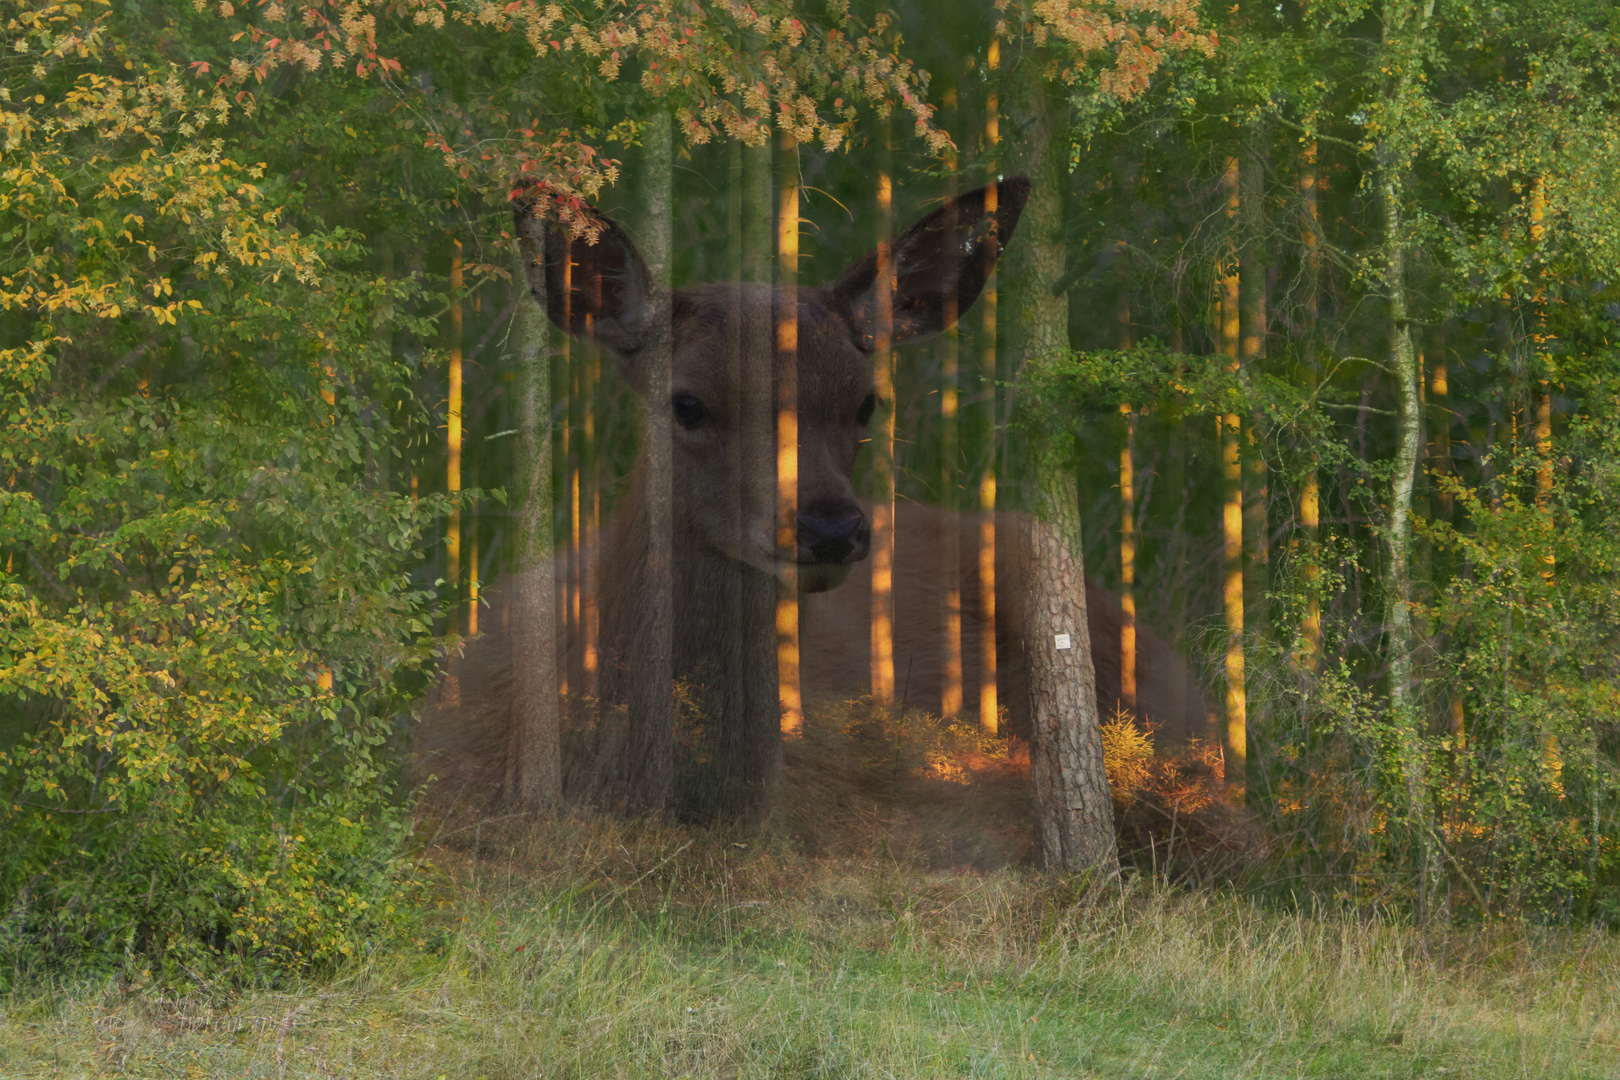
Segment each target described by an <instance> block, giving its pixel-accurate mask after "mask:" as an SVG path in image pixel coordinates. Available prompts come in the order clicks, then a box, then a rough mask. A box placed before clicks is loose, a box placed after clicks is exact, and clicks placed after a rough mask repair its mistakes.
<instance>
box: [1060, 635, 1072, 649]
mask: <svg viewBox="0 0 1620 1080" xmlns="http://www.w3.org/2000/svg"><path fill="white" fill-rule="evenodd" d="M1057 647H1058V648H1059V649H1060V650H1061V649H1072V648H1074V646H1073V645H1072V644H1070V642H1069V635H1068V634H1059V635H1058V636H1057Z"/></svg>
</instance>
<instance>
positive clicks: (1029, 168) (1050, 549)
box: [1005, 57, 1118, 872]
mask: <svg viewBox="0 0 1620 1080" xmlns="http://www.w3.org/2000/svg"><path fill="white" fill-rule="evenodd" d="M1006 86H1007V91H1008V94H1007V114H1008V120H1009V121H1010V122H1012V123H1014V124H1016V125H1017V127H1018V129H1019V130H1018V138H1017V139H1016V140H1009V142H1008V146H1009V152H1008V154H1007V160H1006V166H1005V167H1006V169H1007V171H1009V172H1020V173H1024V174H1025V175H1027V176H1028V177H1029V180H1030V185H1031V190H1030V196H1029V202H1028V203H1027V204H1026V205H1025V207H1024V212H1023V215H1022V217H1021V218H1020V225H1019V236H1018V239H1017V240H1016V241H1015V242H1014V243H1013V244H1012V245H1011V246H1010V247H1009V248H1008V251H1007V255H1006V257H1005V263H1006V270H1007V278H1008V280H1009V281H1010V282H1011V283H1012V287H1011V288H1010V289H1009V290H1008V293H1009V298H1010V299H1011V300H1012V302H1013V303H1014V305H1015V309H1016V314H1015V317H1014V318H1013V319H1011V320H1010V322H1009V326H1008V330H1009V334H1008V337H1009V339H1010V340H1009V348H1010V349H1011V350H1012V352H1011V359H1012V361H1013V363H1014V364H1015V365H1016V368H1015V370H1016V371H1018V372H1019V373H1020V374H1022V373H1023V372H1024V371H1026V370H1028V368H1029V367H1030V366H1031V365H1039V364H1041V363H1043V362H1046V361H1047V360H1048V359H1050V358H1055V357H1056V356H1058V355H1061V353H1062V352H1063V351H1064V350H1065V349H1066V348H1067V345H1068V324H1069V318H1068V315H1069V312H1068V298H1067V297H1066V296H1065V295H1062V294H1059V293H1058V292H1057V288H1056V287H1057V285H1058V282H1059V281H1060V280H1061V279H1062V276H1063V267H1064V249H1063V165H1064V162H1065V161H1066V160H1067V157H1066V154H1065V153H1064V150H1063V148H1064V147H1065V146H1066V145H1067V143H1066V138H1065V135H1066V132H1065V131H1064V130H1063V127H1062V122H1061V116H1060V113H1059V111H1058V110H1059V105H1058V101H1057V99H1056V98H1054V97H1053V96H1052V95H1051V94H1050V93H1049V88H1048V87H1047V86H1046V85H1045V82H1044V80H1043V78H1042V74H1041V69H1040V66H1039V64H1038V62H1037V61H1036V60H1035V58H1034V57H1025V58H1024V59H1023V62H1021V63H1020V64H1019V65H1018V66H1017V67H1016V68H1015V69H1014V70H1013V71H1012V72H1011V78H1010V79H1009V80H1007V82H1006ZM1049 445H1050V444H1049V442H1048V440H1047V439H1044V438H1037V439H1036V440H1035V446H1034V447H1033V450H1034V452H1035V454H1036V455H1037V456H1036V458H1035V461H1036V462H1037V466H1036V467H1037V470H1038V475H1037V481H1036V484H1035V505H1034V508H1033V509H1034V514H1033V515H1032V516H1031V517H1030V519H1029V527H1028V529H1029V533H1028V537H1027V541H1028V544H1027V548H1026V552H1027V555H1028V562H1027V564H1026V566H1025V579H1026V588H1027V589H1028V590H1029V595H1028V598H1027V600H1026V603H1025V608H1026V610H1027V611H1028V612H1029V623H1028V625H1027V627H1026V632H1027V634H1028V639H1027V641H1026V648H1025V651H1026V654H1027V657H1028V661H1027V662H1028V666H1029V684H1030V716H1031V720H1032V724H1031V727H1032V730H1031V733H1030V734H1031V738H1030V782H1031V787H1032V789H1033V794H1034V801H1035V817H1036V822H1037V828H1038V831H1039V834H1040V837H1041V850H1042V854H1043V856H1044V858H1045V862H1046V865H1047V866H1049V867H1051V868H1053V869H1065V870H1087V869H1091V868H1099V869H1102V870H1104V871H1105V872H1113V871H1115V870H1116V869H1117V866H1118V861H1117V860H1118V855H1117V853H1116V850H1115V843H1114V813H1113V800H1112V798H1111V797H1110V795H1109V791H1108V776H1107V772H1106V770H1105V769H1104V768H1103V753H1102V732H1101V730H1100V727H1099V724H1098V718H1097V693H1096V676H1095V673H1094V672H1093V670H1092V663H1091V637H1090V632H1089V630H1088V628H1087V622H1086V585H1085V570H1084V565H1083V561H1082V558H1081V550H1082V548H1081V537H1080V499H1079V491H1078V488H1077V485H1076V480H1075V474H1074V470H1073V468H1072V466H1071V465H1070V463H1068V462H1061V463H1060V462H1053V461H1048V460H1045V459H1046V457H1047V453H1046V451H1047V448H1048V446H1049Z"/></svg>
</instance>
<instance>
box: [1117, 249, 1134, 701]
mask: <svg viewBox="0 0 1620 1080" xmlns="http://www.w3.org/2000/svg"><path fill="white" fill-rule="evenodd" d="M1129 252H1130V248H1129V246H1128V245H1127V244H1126V243H1125V241H1123V240H1121V241H1120V242H1119V258H1120V275H1119V277H1120V285H1119V288H1120V299H1119V347H1120V348H1121V349H1130V348H1133V347H1134V346H1135V344H1136V342H1135V340H1134V335H1133V334H1132V332H1131V294H1130V275H1129V272H1128V270H1127V263H1126V260H1127V259H1128V258H1129ZM1119 414H1120V417H1121V418H1122V419H1123V420H1124V421H1125V442H1124V444H1123V445H1122V446H1120V448H1119V607H1120V612H1121V614H1122V615H1123V616H1124V617H1123V618H1122V619H1120V625H1119V700H1120V704H1121V705H1123V706H1124V707H1125V708H1127V709H1129V710H1131V711H1132V712H1135V711H1136V410H1135V409H1134V408H1132V407H1131V405H1130V404H1129V403H1124V404H1121V405H1120V407H1119Z"/></svg>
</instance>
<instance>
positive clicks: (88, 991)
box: [0, 760, 1620, 1080]
mask: <svg viewBox="0 0 1620 1080" xmlns="http://www.w3.org/2000/svg"><path fill="white" fill-rule="evenodd" d="M879 764H880V765H881V763H879ZM1002 764H1003V765H1004V764H1005V763H1002ZM924 765H925V766H926V762H924ZM803 767H804V766H803V762H800V763H799V764H798V765H797V766H796V765H795V764H794V762H793V761H792V760H790V762H789V779H790V781H791V780H792V779H793V777H794V774H795V770H796V769H798V770H799V771H800V772H801V773H802V772H803ZM996 767H997V765H996V763H995V762H990V763H987V764H986V765H985V768H986V769H988V770H989V771H991V772H994V771H995V768H996ZM882 769H884V770H888V772H889V773H890V774H892V775H899V770H897V769H889V767H888V766H882ZM908 769H909V765H908ZM934 769H935V772H936V773H938V772H940V768H939V762H937V761H936V762H935V766H934ZM911 771H913V772H915V770H911ZM924 771H925V772H926V768H925V769H924ZM944 771H945V772H947V773H948V772H949V771H950V770H949V769H946V770H944ZM1002 771H1003V773H1005V772H1006V770H1005V769H1003V770H1002ZM961 779H962V778H961V777H955V778H952V777H950V776H945V777H944V778H943V779H941V778H940V777H937V776H936V777H935V781H937V782H934V783H933V787H932V788H917V789H914V790H913V791H912V793H911V795H909V796H908V797H907V799H906V800H904V801H902V802H900V803H897V802H894V801H890V802H888V803H887V804H886V805H887V807H888V809H884V806H883V805H881V804H879V803H871V802H869V803H866V804H863V803H861V802H860V800H858V799H853V798H846V797H845V796H847V795H848V794H849V793H848V792H845V793H844V794H843V795H839V794H838V793H837V792H829V791H826V790H822V791H819V792H815V793H814V799H812V801H810V802H808V803H805V804H803V805H802V806H801V807H800V810H799V811H797V813H801V814H804V815H809V817H810V818H817V819H819V825H820V829H819V832H820V835H821V836H822V837H823V838H824V839H825V838H827V837H829V836H836V837H837V838H838V842H836V843H823V844H821V845H820V846H819V849H816V847H817V846H816V845H814V844H807V842H806V836H805V831H804V830H805V829H806V828H808V827H809V826H808V824H807V823H806V822H807V820H808V819H801V820H800V821H799V823H798V825H794V824H793V822H792V821H791V820H790V821H788V822H787V824H786V825H784V826H780V827H777V828H774V829H768V830H766V831H765V832H762V833H760V832H756V833H752V834H725V833H720V832H714V831H705V830H685V829H681V828H677V827H674V826H666V825H659V824H651V823H646V822H632V821H625V820H623V819H620V818H615V817H610V816H603V815H581V816H574V817H568V818H558V819H552V820H546V821H540V822H533V821H529V822H520V821H516V820H510V819H507V820H502V819H500V818H485V819H482V820H477V819H474V818H471V817H468V816H465V815H462V816H459V817H457V818H456V819H455V822H454V825H453V826H450V827H437V828H438V833H437V835H436V836H435V837H434V842H433V845H432V846H431V847H430V848H429V849H428V852H427V861H428V865H430V866H431V867H432V871H431V881H432V883H433V884H432V888H433V890H434V892H435V894H436V897H437V901H438V903H437V904H436V905H434V907H435V910H434V912H433V913H432V914H430V915H428V916H427V917H426V918H427V922H428V924H429V925H428V927H427V928H426V932H427V934H428V938H429V941H430V942H431V947H428V948H422V947H419V946H418V947H404V946H400V947H396V948H392V949H389V950H386V951H380V952H378V953H377V954H374V955H372V956H370V957H368V958H366V959H364V960H362V961H358V962H355V963H353V964H351V965H349V966H348V967H346V968H344V969H343V970H341V971H340V972H338V973H337V974H336V975H333V976H329V977H326V978H324V979H321V980H318V981H310V982H307V983H304V984H299V985H294V986H290V987H285V988H282V989H279V990H274V991H272V990H257V991H247V990H235V991H216V992H212V993H202V992H199V993H195V994H190V995H185V996H181V997H178V998H176V997H175V996H173V995H171V994H163V993H159V992H157V991H155V990H153V989H152V988H150V987H148V988H144V989H143V988H138V987H132V986H129V985H127V984H109V983H106V982H103V983H98V984H94V985H79V986H61V987H56V988H53V989H42V988H39V987H35V988H34V989H32V990H29V991H16V992H14V993H13V994H12V995H11V996H10V997H0V1077H4V1078H6V1080H11V1078H14V1077H15V1078H22V1077H72V1078H77V1077H164V1078H168V1077H207V1078H215V1077H217V1078H222V1080H223V1078H230V1080H238V1078H269V1077H274V1078H277V1080H286V1078H303V1077H345V1078H348V1077H355V1078H372V1077H377V1078H381V1077H389V1078H413V1080H414V1078H422V1080H435V1078H445V1080H475V1078H486V1080H519V1078H522V1080H528V1078H539V1077H547V1078H549V1077H558V1078H562V1077H568V1078H578V1080H594V1078H598V1077H603V1078H618V1077H626V1078H642V1077H646V1078H678V1077H703V1078H709V1077H713V1078H746V1077H772V1078H790V1077H804V1078H811V1077H826V1078H833V1077H836V1078H845V1077H848V1078H865V1077H871V1078H874V1080H875V1078H899V1080H907V1078H913V1077H942V1078H943V1077H950V1078H969V1077H974V1078H977V1077H998V1078H999V1077H1007V1078H1015V1077H1016V1078H1031V1080H1033V1078H1048V1077H1051V1078H1082V1077H1085V1078H1089V1077H1166V1078H1168V1077H1181V1078H1188V1080H1192V1078H1203V1077H1208V1078H1212V1080H1213V1078H1220V1080H1238V1078H1251V1077H1252V1078H1260V1077H1265V1078H1268V1080H1274V1078H1277V1080H1280V1078H1288V1077H1324V1078H1347V1077H1445V1078H1446V1080H1454V1078H1462V1077H1478V1078H1489V1080H1507V1078H1515V1077H1523V1078H1527V1080H1528V1078H1535V1080H1547V1078H1563V1077H1593V1078H1596V1077H1605V1078H1607V1077H1620V936H1617V935H1615V934H1614V933H1613V932H1612V931H1603V930H1590V929H1558V928H1547V927H1538V926H1532V925H1526V924H1521V923H1507V922H1501V923H1493V924H1490V925H1487V926H1484V927H1474V928H1470V929H1463V930H1458V929H1446V930H1431V931H1429V932H1427V933H1420V932H1418V931H1416V930H1414V929H1412V928H1411V927H1409V926H1405V925H1402V924H1401V923H1400V922H1399V921H1398V920H1396V919H1393V918H1386V917H1381V916H1377V915H1367V914H1365V913H1359V914H1324V913H1315V914H1310V913H1299V912H1289V911H1284V910H1280V909H1279V908H1277V907H1276V906H1275V905H1273V906H1266V905H1262V904H1258V903H1256V902H1254V901H1253V900H1250V899H1246V898H1244V897H1243V896H1242V895H1240V890H1237V889H1233V888H1187V887H1182V886H1172V885H1169V884H1166V883H1165V882H1163V881H1162V880H1161V879H1156V878H1155V877H1154V876H1153V875H1152V874H1151V873H1150V872H1136V873H1128V874H1127V875H1126V877H1125V878H1124V879H1123V880H1121V881H1110V882H1103V883H1092V884H1090V885H1087V884H1085V883H1082V882H1076V881H1074V880H1064V879H1059V878H1054V877H1051V876H1047V875H1042V874H1038V873H1036V872H1034V871H1032V870H1029V869H1027V868H1021V867H1019V866H1017V865H1012V866H1008V865H1006V863H1007V862H1008V861H1009V860H1008V858H1007V857H1006V851H1005V850H1003V849H1004V848H1005V847H1006V845H1007V843H1011V841H1007V840H1006V837H1007V836H1010V835H1012V834H1013V833H1016V831H1017V830H1016V829H1013V828H1012V827H1011V826H1001V827H999V828H1000V833H1001V835H1002V837H1003V840H1002V841H998V842H991V841H984V842H978V843H966V842H963V841H960V839H959V840H958V841H957V842H954V843H953V844H946V845H944V846H943V847H942V846H941V845H940V843H939V842H938V835H939V834H938V832H937V831H936V833H935V834H932V835H933V837H934V838H933V840H932V841H930V843H931V844H932V846H931V847H930V846H929V845H928V844H920V841H919V839H918V838H919V837H923V836H925V835H930V834H927V833H926V830H923V829H921V828H920V827H919V826H918V825H917V821H918V820H920V818H919V815H923V816H924V817H926V814H925V811H927V809H928V807H927V805H926V804H927V802H928V798H927V792H928V791H930V790H931V791H933V792H934V793H935V795H936V796H938V797H939V798H943V795H942V794H941V792H944V793H945V794H948V791H947V789H946V788H944V787H941V786H940V785H943V784H949V783H951V782H953V780H954V782H956V784H957V787H958V789H959V790H961V789H962V788H963V785H961V784H960V780H961ZM1003 779H1004V780H1006V779H1007V777H1006V776H1003ZM991 786H993V785H991ZM1006 790H1007V791H1012V790H1013V786H1012V785H1011V784H1010V782H1009V784H1008V785H1007V786H1006ZM890 794H891V795H892V794H893V793H892V792H891V793H890ZM790 801H791V800H790ZM1003 801H1004V802H1005V803H1007V805H1012V804H1014V803H1016V798H1013V797H1012V796H1009V797H1008V798H1007V799H1005V800H1003ZM815 807H821V808H822V809H821V810H819V811H817V810H815V809H814V808H815ZM790 810H791V807H790ZM969 810H970V811H971V812H972V813H973V814H975V815H981V814H982V815H984V816H986V817H994V808H993V807H988V806H980V807H977V808H974V807H971V806H970V807H969ZM1009 812H1010V811H1009ZM789 817H790V818H791V817H792V814H791V813H790V814H789ZM779 820H780V816H779ZM1026 820H1027V819H1026ZM908 822H909V824H908ZM947 831H948V830H947ZM1026 832H1027V827H1026ZM981 839H982V838H981ZM996 843H1001V845H1002V847H1001V848H997V846H996ZM1025 843H1027V840H1026V841H1025ZM987 845H988V846H987ZM1013 846H1016V844H1014V845H1013ZM812 849H815V850H812ZM998 859H999V860H1000V861H1001V862H1002V864H1003V865H1002V866H1001V867H1000V868H994V867H992V866H990V865H989V864H991V863H993V862H995V861H996V860H998ZM1012 861H1013V862H1014V863H1016V861H1017V860H1016V859H1013V860H1012ZM949 864H954V866H955V868H949Z"/></svg>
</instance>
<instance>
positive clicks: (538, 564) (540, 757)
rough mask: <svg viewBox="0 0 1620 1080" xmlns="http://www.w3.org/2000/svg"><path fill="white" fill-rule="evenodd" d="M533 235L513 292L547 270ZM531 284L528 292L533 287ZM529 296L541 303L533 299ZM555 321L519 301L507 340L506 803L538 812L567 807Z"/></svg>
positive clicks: (525, 242)
mask: <svg viewBox="0 0 1620 1080" xmlns="http://www.w3.org/2000/svg"><path fill="white" fill-rule="evenodd" d="M529 220H530V221H531V222H533V228H534V230H535V231H534V232H533V233H532V234H531V233H522V234H521V237H522V239H521V255H520V257H519V260H518V265H517V266H516V267H514V269H515V270H516V273H515V274H514V275H513V287H514V288H517V289H525V288H527V289H529V290H535V289H538V290H539V295H540V296H542V297H543V296H544V295H545V293H544V289H545V272H544V269H543V268H542V267H541V266H538V265H536V264H535V263H534V260H536V259H539V258H542V257H543V253H544V250H545V246H544V244H543V243H539V242H537V240H538V237H539V231H538V230H539V228H540V222H539V221H536V220H534V219H532V218H530V219H529ZM525 278H527V281H528V284H527V286H526V285H525ZM531 295H534V294H533V292H531ZM548 337H549V333H548V323H547V321H546V314H545V310H544V309H543V307H542V305H541V304H540V303H538V302H532V301H531V300H529V299H525V298H523V297H519V299H518V304H517V309H516V310H515V311H514V312H513V314H512V329H511V334H510V337H509V338H508V341H509V346H508V347H509V348H510V350H511V353H510V355H511V359H512V364H513V367H514V368H515V369H516V375H517V393H518V400H517V423H518V454H517V457H518V462H517V474H516V476H515V477H514V478H513V481H514V482H513V485H512V486H513V489H514V491H513V494H514V497H515V498H514V502H515V509H516V511H517V513H516V515H515V516H516V522H515V524H516V532H515V535H514V537H513V555H514V558H513V566H512V570H513V574H512V578H511V580H512V582H513V588H514V593H513V596H512V598H511V603H510V609H509V610H510V618H511V624H510V634H509V640H510V642H511V648H512V697H511V700H510V702H509V708H510V714H509V721H508V727H507V748H506V772H505V775H504V777H503V778H502V796H503V798H504V800H505V802H506V803H507V804H508V805H510V806H515V807H518V808H520V809H525V810H533V809H539V808H541V807H548V806H557V805H559V804H560V803H561V802H562V715H561V702H560V700H559V696H558V692H557V660H558V641H557V594H556V581H555V575H554V572H553V562H552V537H551V529H552V523H551V364H550V358H549V356H548V355H547V353H546V345H547V338H548Z"/></svg>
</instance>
